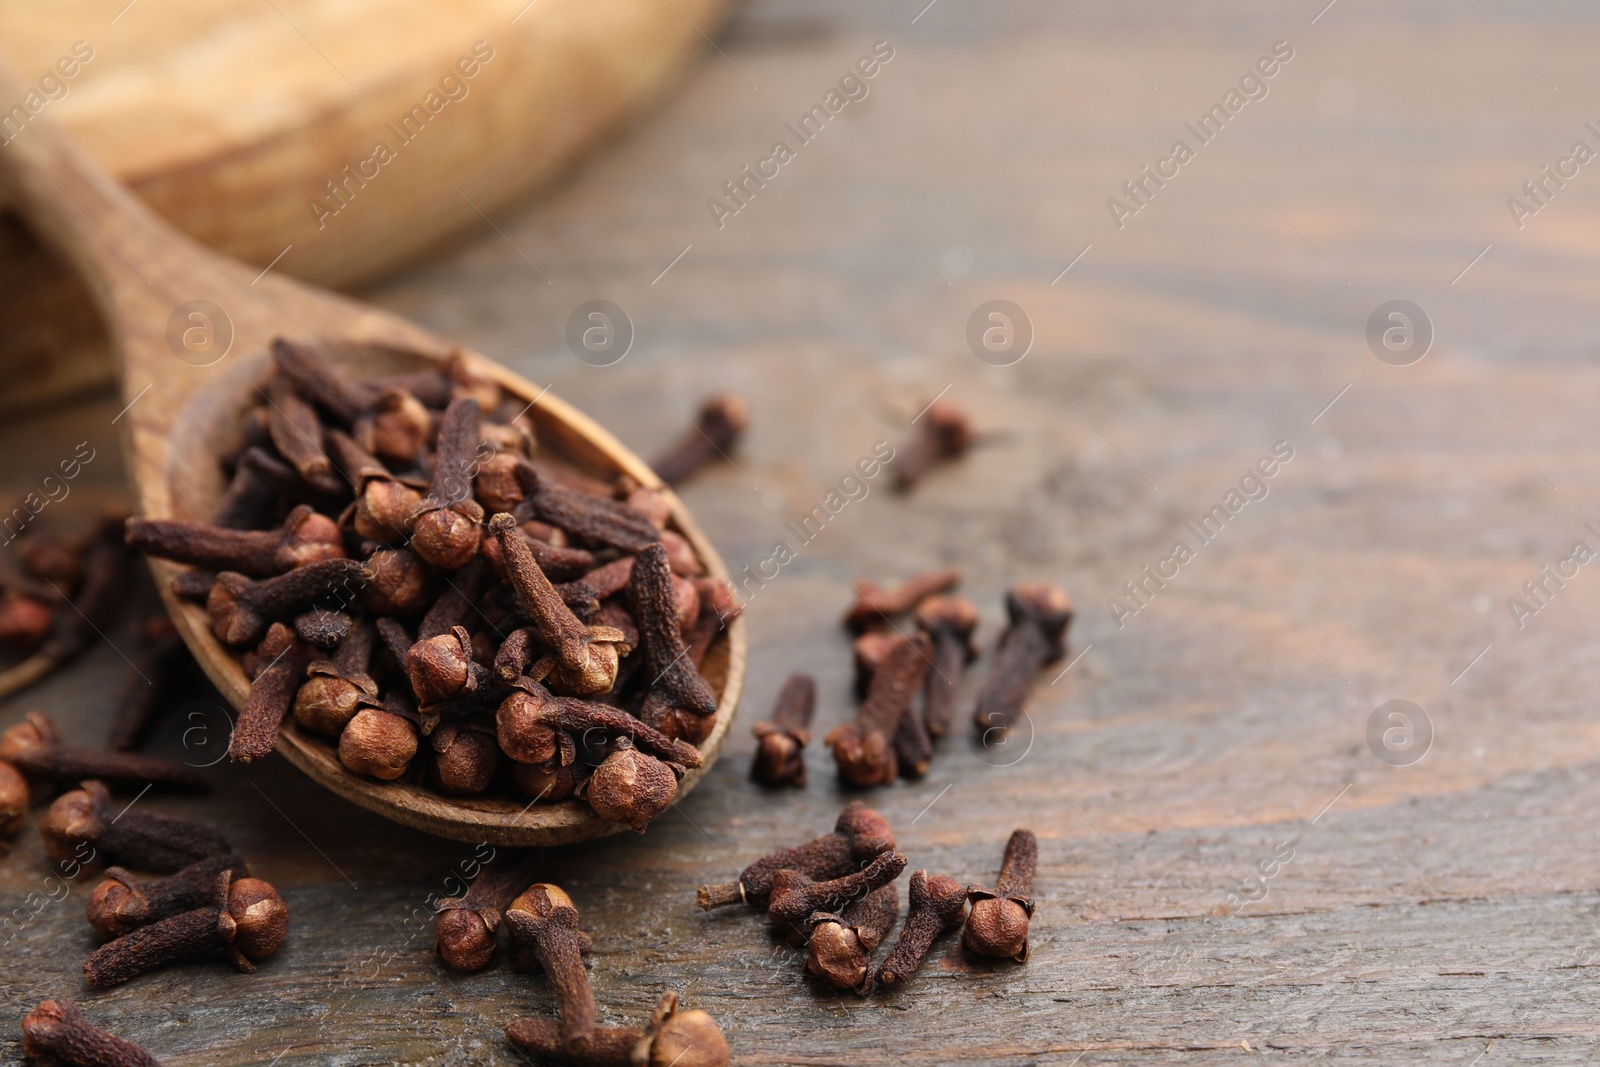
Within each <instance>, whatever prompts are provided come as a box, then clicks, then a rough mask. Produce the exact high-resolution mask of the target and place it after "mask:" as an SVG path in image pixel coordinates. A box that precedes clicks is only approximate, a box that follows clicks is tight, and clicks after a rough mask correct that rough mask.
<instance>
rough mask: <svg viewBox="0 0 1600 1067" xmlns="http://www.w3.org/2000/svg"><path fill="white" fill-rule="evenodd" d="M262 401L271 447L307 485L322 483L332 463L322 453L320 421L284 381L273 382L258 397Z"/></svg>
mask: <svg viewBox="0 0 1600 1067" xmlns="http://www.w3.org/2000/svg"><path fill="white" fill-rule="evenodd" d="M262 395H263V396H265V397H266V400H267V406H268V407H269V408H270V409H271V410H270V411H268V412H267V433H268V434H269V435H271V437H272V444H273V447H274V448H276V449H277V450H278V454H279V455H281V456H282V457H283V458H284V459H286V460H288V461H289V463H290V465H291V466H293V467H294V469H295V470H297V471H299V472H300V477H302V478H304V479H305V480H306V481H308V482H319V481H326V480H327V479H328V478H329V477H330V476H331V475H332V474H333V463H332V462H331V461H330V460H329V459H328V456H327V453H325V452H323V451H322V420H321V419H320V418H318V417H317V411H316V409H315V408H313V407H312V406H311V405H310V404H308V403H306V401H305V400H303V399H302V398H301V397H300V395H299V394H298V393H296V392H295V391H294V387H293V386H292V385H290V383H289V381H288V380H287V379H285V378H274V379H273V380H272V382H271V384H269V385H268V386H267V391H266V392H265V393H263V394H262Z"/></svg>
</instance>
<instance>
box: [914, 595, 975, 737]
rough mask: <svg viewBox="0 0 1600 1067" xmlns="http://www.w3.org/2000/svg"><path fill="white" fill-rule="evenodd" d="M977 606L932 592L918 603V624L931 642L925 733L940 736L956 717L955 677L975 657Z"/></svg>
mask: <svg viewBox="0 0 1600 1067" xmlns="http://www.w3.org/2000/svg"><path fill="white" fill-rule="evenodd" d="M977 625H978V609H977V608H976V607H974V606H973V603H972V601H970V600H967V599H966V598H964V597H951V596H932V597H929V598H928V599H927V600H924V601H923V602H922V603H921V604H918V605H917V628H918V629H919V630H921V631H922V632H923V633H924V634H926V635H927V636H928V641H929V642H930V643H931V644H932V646H933V650H932V654H931V655H932V659H933V665H932V668H931V669H930V670H929V671H928V682H927V687H926V689H925V690H924V692H923V720H924V722H925V724H926V726H927V730H928V736H930V737H933V738H940V737H943V736H944V735H945V734H946V733H948V732H949V730H950V724H951V723H953V722H955V717H956V680H957V679H958V678H960V677H961V673H962V671H964V670H965V669H966V666H967V664H969V663H971V662H972V661H973V660H974V659H976V658H977V655H978V650H977V649H976V648H975V647H973V644H972V631H973V630H974V629H976V628H977Z"/></svg>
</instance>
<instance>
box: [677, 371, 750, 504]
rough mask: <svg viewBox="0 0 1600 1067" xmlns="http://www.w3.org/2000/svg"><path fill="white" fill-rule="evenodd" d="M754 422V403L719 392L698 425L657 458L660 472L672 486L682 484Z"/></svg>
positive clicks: (724, 455)
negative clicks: (751, 405) (752, 405)
mask: <svg viewBox="0 0 1600 1067" xmlns="http://www.w3.org/2000/svg"><path fill="white" fill-rule="evenodd" d="M749 425H750V405H749V403H748V402H747V401H746V400H745V398H744V397H742V396H739V395H738V394H736V393H719V394H718V395H716V396H713V397H710V398H709V399H708V400H706V402H705V404H704V405H702V406H701V408H700V420H699V422H698V423H697V424H696V425H695V428H694V429H693V430H691V431H689V432H688V433H686V434H684V436H683V438H682V439H681V440H680V441H679V442H678V443H677V444H675V445H674V446H673V447H672V448H670V449H669V450H668V451H667V452H666V454H664V455H663V456H662V457H661V458H660V459H658V460H656V462H655V464H654V466H655V471H656V474H657V475H658V476H659V477H660V478H661V480H662V481H663V482H666V483H667V484H668V485H679V484H681V483H682V482H684V481H685V480H687V479H688V477H689V476H690V475H691V474H693V473H695V471H697V470H699V469H700V468H701V467H703V466H705V465H706V464H707V463H710V462H712V461H713V460H715V459H717V458H718V457H721V458H723V459H726V458H727V456H728V453H729V452H730V451H732V450H733V446H734V445H735V444H736V443H737V442H738V440H739V437H740V435H741V434H743V433H744V431H745V428H746V427H747V426H749Z"/></svg>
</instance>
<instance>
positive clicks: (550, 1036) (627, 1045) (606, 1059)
mask: <svg viewBox="0 0 1600 1067" xmlns="http://www.w3.org/2000/svg"><path fill="white" fill-rule="evenodd" d="M506 1038H507V1040H509V1041H510V1042H511V1043H512V1044H513V1045H516V1046H517V1047H518V1048H520V1049H522V1050H523V1051H525V1052H531V1053H533V1054H534V1055H535V1056H538V1057H540V1058H543V1059H551V1060H554V1061H556V1062H557V1063H566V1064H571V1065H573V1067H728V1063H729V1062H730V1054H729V1052H728V1042H727V1039H726V1038H724V1037H723V1036H722V1030H721V1028H720V1027H718V1026H717V1023H716V1020H715V1019H713V1018H712V1017H711V1016H710V1015H708V1014H706V1013H705V1012H703V1011H698V1010H697V1011H684V1012H680V1011H678V994H676V993H667V994H665V995H663V996H662V998H661V1001H660V1003H658V1004H657V1005H656V1009H655V1013H654V1015H653V1016H652V1018H651V1020H650V1026H649V1027H648V1028H647V1029H644V1030H638V1029H635V1028H634V1027H631V1026H597V1027H595V1028H594V1036H593V1038H592V1039H591V1041H590V1043H589V1046H588V1048H586V1049H584V1050H583V1051H582V1052H573V1051H571V1050H569V1049H568V1048H567V1046H566V1042H565V1040H564V1039H563V1037H562V1034H561V1025H560V1024H559V1023H556V1022H553V1021H551V1020H549V1019H532V1018H522V1019H512V1020H511V1021H510V1022H509V1023H507V1024H506Z"/></svg>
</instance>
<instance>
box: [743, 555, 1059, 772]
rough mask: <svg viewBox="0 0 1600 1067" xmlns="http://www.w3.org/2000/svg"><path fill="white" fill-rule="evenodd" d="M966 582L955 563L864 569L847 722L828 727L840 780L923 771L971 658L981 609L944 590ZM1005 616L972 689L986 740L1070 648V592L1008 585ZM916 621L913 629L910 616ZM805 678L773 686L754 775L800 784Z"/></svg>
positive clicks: (809, 699) (854, 610)
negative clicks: (901, 572) (872, 572)
mask: <svg viewBox="0 0 1600 1067" xmlns="http://www.w3.org/2000/svg"><path fill="white" fill-rule="evenodd" d="M960 580H961V572H960V571H957V570H942V571H933V572H929V573H927V574H919V575H916V576H913V577H911V578H908V579H907V580H906V581H904V582H902V583H900V584H899V585H897V586H893V587H891V588H884V587H881V586H879V585H877V584H876V583H874V582H871V581H867V580H865V579H862V580H858V581H857V582H856V583H855V588H856V601H855V603H854V604H853V605H852V606H851V607H850V610H849V611H847V612H846V613H845V616H844V625H845V627H846V628H847V629H849V630H850V631H851V632H852V633H854V634H856V637H855V643H854V646H853V649H854V655H855V670H856V693H857V695H858V696H860V697H861V698H862V699H861V706H860V708H859V710H858V712H857V715H856V719H855V721H854V722H849V723H844V724H841V725H839V726H836V727H834V728H833V729H832V730H830V731H829V732H828V734H827V736H826V737H825V738H824V739H823V741H824V743H825V744H826V745H827V746H828V747H829V749H831V750H832V753H833V758H834V762H835V763H836V764H837V766H838V772H839V778H840V780H841V781H842V782H844V783H845V784H846V785H849V786H852V787H855V788H868V787H871V786H879V785H889V784H891V783H893V782H894V781H895V779H896V778H920V777H923V776H924V775H926V774H927V773H928V770H929V768H930V766H931V765H932V762H933V754H934V744H935V742H936V741H938V740H939V739H940V738H942V737H944V736H945V735H946V734H947V733H949V732H950V730H951V727H952V725H953V724H954V722H955V718H956V704H957V687H958V685H959V683H960V680H961V677H962V674H963V673H964V672H965V670H966V668H967V665H968V664H969V663H971V662H972V661H973V660H974V659H975V658H976V657H977V650H976V648H975V647H974V645H973V643H972V635H973V632H974V630H975V629H976V627H977V623H978V612H977V608H976V607H974V605H973V604H972V602H971V601H970V600H967V599H965V598H963V597H958V596H952V595H949V591H950V590H951V589H952V588H954V587H955V586H956V585H957V584H958V583H959V582H960ZM1006 610H1007V613H1008V615H1009V617H1010V624H1009V625H1008V626H1007V628H1006V631H1005V633H1004V634H1002V635H1001V638H1000V642H999V644H998V646H997V647H996V650H995V654H994V658H993V663H992V666H991V667H990V670H989V675H988V678H987V680H986V681H985V682H984V684H983V687H982V689H981V690H980V692H979V694H978V698H977V707H976V710H975V711H974V713H973V725H974V727H975V728H976V731H977V733H978V735H979V737H980V739H981V740H982V741H983V742H984V743H986V744H987V743H990V742H991V741H996V742H997V741H999V740H1001V739H1003V735H1004V733H1005V731H1006V730H1007V729H1009V727H1010V726H1011V725H1012V723H1013V721H1014V720H1015V719H1016V717H1017V716H1018V715H1020V714H1021V712H1022V707H1023V704H1024V703H1025V701H1026V700H1027V697H1028V694H1029V693H1030V691H1031V690H1032V688H1033V685H1034V682H1035V680H1036V679H1037V677H1038V674H1039V671H1040V670H1041V669H1042V668H1043V667H1044V666H1046V665H1047V664H1049V663H1052V662H1054V661H1056V660H1058V659H1060V658H1061V657H1062V656H1063V655H1064V654H1065V651H1066V632H1067V627H1068V625H1069V624H1070V623H1071V621H1072V602H1071V600H1070V599H1069V598H1068V597H1067V594H1066V593H1065V592H1063V591H1062V590H1060V589H1059V588H1057V587H1055V586H1052V585H1047V584H1045V583H1042V582H1032V583H1024V584H1022V585H1018V586H1016V587H1015V588H1013V589H1012V590H1011V591H1010V592H1008V593H1007V594H1006ZM904 620H909V621H914V623H915V630H914V632H910V633H908V632H907V630H906V628H905V621H904ZM809 683H810V679H809V678H808V677H807V676H803V675H797V676H796V677H795V678H791V679H790V680H789V683H788V684H787V685H786V686H785V687H784V689H783V691H782V692H781V693H780V695H779V698H778V702H777V707H776V708H775V709H774V712H773V716H772V719H771V721H769V722H763V723H759V724H757V725H756V727H755V734H756V737H757V738H758V739H759V745H758V747H757V750H756V756H755V760H754V763H753V765H752V767H751V771H750V776H751V778H752V779H754V780H755V781H758V782H761V783H763V784H766V785H782V784H795V785H803V784H804V783H805V753H804V749H805V747H806V744H807V743H808V741H809V740H810V734H809V730H808V728H809V725H810V721H811V716H812V712H813V705H814V703H815V696H814V687H810V686H809Z"/></svg>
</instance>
